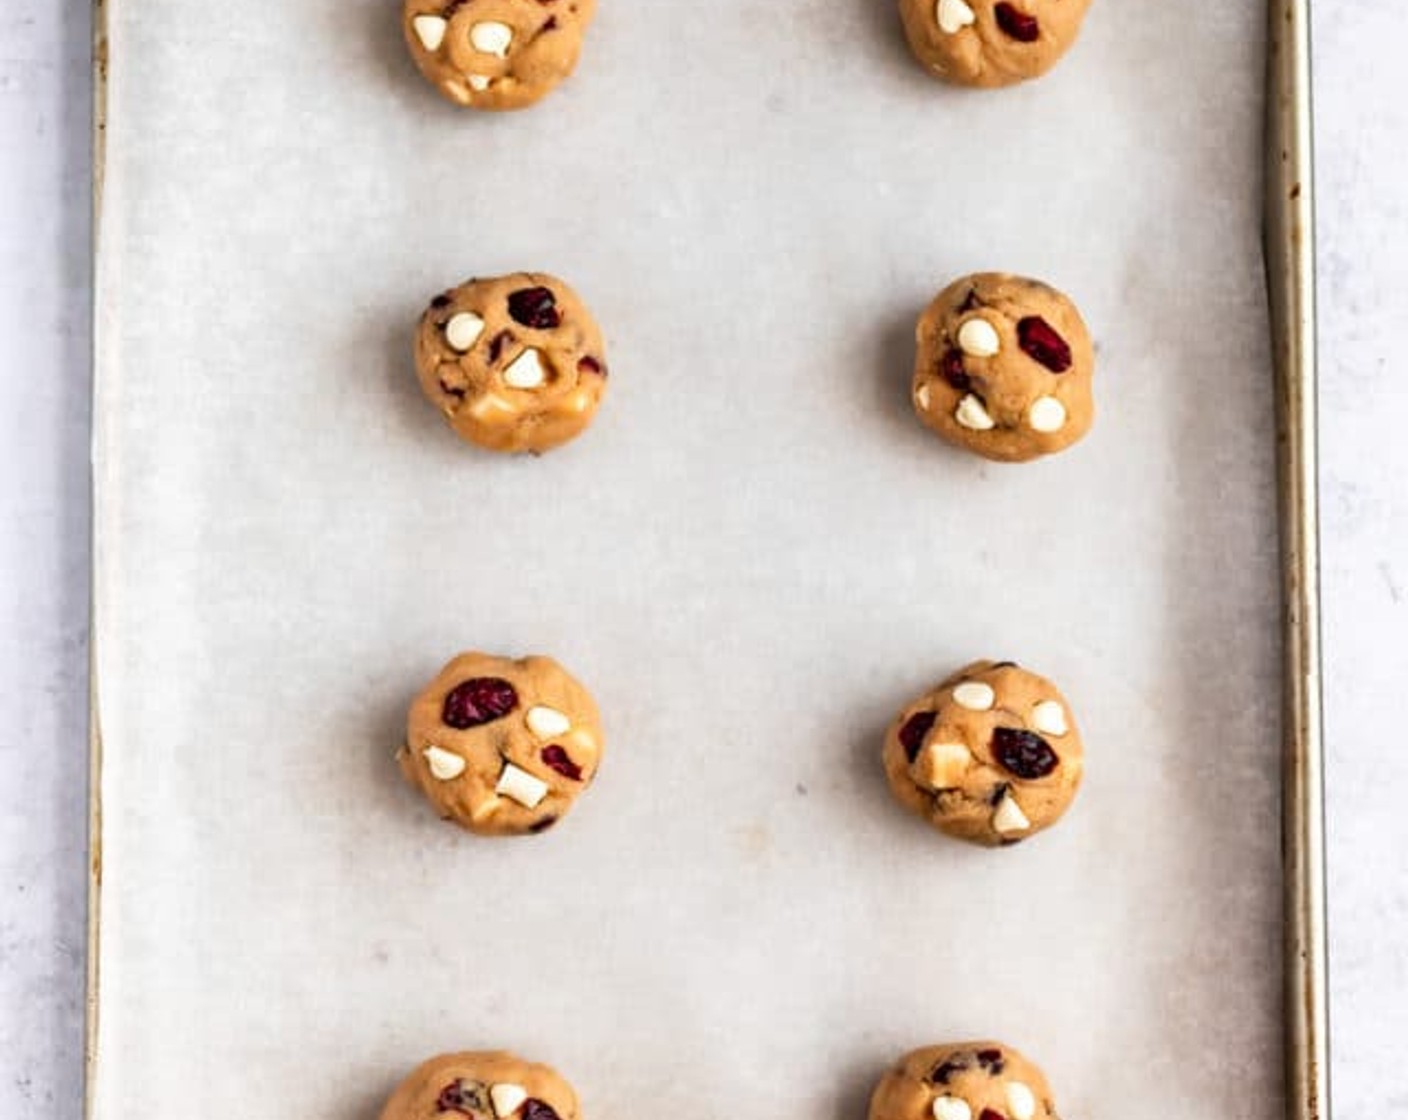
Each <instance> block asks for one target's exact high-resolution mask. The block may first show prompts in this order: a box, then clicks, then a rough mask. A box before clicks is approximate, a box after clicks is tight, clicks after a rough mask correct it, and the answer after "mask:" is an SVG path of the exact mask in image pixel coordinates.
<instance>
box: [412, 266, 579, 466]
mask: <svg viewBox="0 0 1408 1120" xmlns="http://www.w3.org/2000/svg"><path fill="white" fill-rule="evenodd" d="M416 374H417V376H419V378H420V385H421V389H423V390H424V392H425V395H426V396H427V397H429V398H430V401H431V403H433V404H434V405H435V407H436V408H438V409H439V410H440V411H441V412H442V413H443V414H444V416H445V419H446V420H448V421H449V423H450V427H452V428H453V429H454V430H455V432H456V434H457V435H459V436H460V437H461V438H462V439H466V440H468V441H469V442H471V443H477V444H479V446H481V447H487V448H488V449H489V450H491V451H532V452H543V451H548V450H550V449H552V448H554V447H557V446H559V445H561V444H564V443H566V442H567V441H568V440H570V439H573V438H575V437H576V436H578V435H581V433H582V432H583V431H585V430H586V428H587V426H588V425H589V424H590V423H591V422H592V417H593V416H595V415H596V410H597V407H598V406H599V405H600V404H601V398H602V396H603V394H604V393H605V392H606V348H605V346H604V345H603V343H602V339H601V331H600V329H599V328H598V327H597V325H596V321H595V320H593V319H592V317H591V315H590V314H589V313H588V311H587V309H586V307H585V306H583V304H582V301H581V300H580V299H578V298H577V294H576V293H575V292H574V291H573V290H572V289H571V288H569V287H568V286H567V285H566V284H564V283H563V282H562V281H561V280H559V279H557V278H556V277H554V276H549V275H547V274H546V273H534V272H516V273H514V274H513V275H512V276H501V277H498V278H497V279H493V280H471V281H469V282H468V283H466V284H462V285H460V286H459V287H458V288H455V289H453V290H452V291H448V292H445V293H443V294H442V295H438V296H436V297H435V299H434V300H432V301H431V304H430V307H429V308H428V309H427V310H426V312H425V314H424V315H422V316H421V320H420V326H419V327H418V328H417V329H416Z"/></svg>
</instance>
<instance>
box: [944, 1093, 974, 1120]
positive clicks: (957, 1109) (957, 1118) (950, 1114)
mask: <svg viewBox="0 0 1408 1120" xmlns="http://www.w3.org/2000/svg"><path fill="white" fill-rule="evenodd" d="M934 1120H973V1110H972V1109H971V1108H969V1107H968V1102H967V1101H965V1100H963V1099H962V1098H961V1097H935V1098H934Z"/></svg>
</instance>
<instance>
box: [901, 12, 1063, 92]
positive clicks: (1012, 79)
mask: <svg viewBox="0 0 1408 1120" xmlns="http://www.w3.org/2000/svg"><path fill="white" fill-rule="evenodd" d="M1088 7H1090V0H1017V2H1016V3H1008V2H1007V0H1001V2H999V3H993V0H900V19H901V20H903V21H904V31H905V35H906V36H908V38H909V45H910V49H912V50H913V51H914V54H915V57H917V58H918V59H919V61H920V62H922V63H923V64H924V66H925V68H926V69H927V70H928V71H929V72H930V73H932V74H935V75H936V76H938V77H940V78H943V79H945V80H946V81H950V82H955V83H957V84H958V85H964V86H989V87H991V86H1010V85H1013V84H1015V83H1017V82H1023V81H1026V80H1027V79H1028V78H1035V77H1037V76H1039V75H1041V74H1045V73H1046V72H1047V71H1048V70H1050V69H1051V68H1052V67H1053V66H1055V65H1056V63H1057V62H1058V61H1059V60H1060V58H1061V56H1062V55H1063V54H1065V53H1066V51H1068V50H1069V49H1070V47H1071V44H1073V43H1074V42H1075V41H1076V36H1077V35H1079V34H1080V25H1081V21H1082V20H1084V19H1085V10H1086V9H1087V8H1088Z"/></svg>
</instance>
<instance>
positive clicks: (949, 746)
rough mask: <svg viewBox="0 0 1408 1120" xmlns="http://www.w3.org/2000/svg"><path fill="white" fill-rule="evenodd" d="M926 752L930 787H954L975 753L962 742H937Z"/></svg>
mask: <svg viewBox="0 0 1408 1120" xmlns="http://www.w3.org/2000/svg"><path fill="white" fill-rule="evenodd" d="M925 754H926V755H927V756H928V762H929V788H930V789H954V788H955V787H957V785H958V784H959V782H960V780H961V779H962V777H963V774H964V772H965V771H966V770H967V769H968V766H969V764H970V763H972V761H973V753H972V752H971V751H970V750H969V749H968V748H967V747H965V746H964V745H963V744H962V743H935V744H934V745H933V746H932V747H930V748H929V749H928V750H927V751H926V752H925Z"/></svg>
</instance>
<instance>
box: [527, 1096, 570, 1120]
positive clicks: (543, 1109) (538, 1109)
mask: <svg viewBox="0 0 1408 1120" xmlns="http://www.w3.org/2000/svg"><path fill="white" fill-rule="evenodd" d="M523 1120H561V1117H559V1116H558V1115H557V1112H556V1110H555V1109H554V1108H553V1107H552V1105H550V1104H548V1102H547V1101H540V1100H539V1099H538V1098H537V1097H529V1098H528V1099H527V1100H526V1101H524V1102H523Z"/></svg>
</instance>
